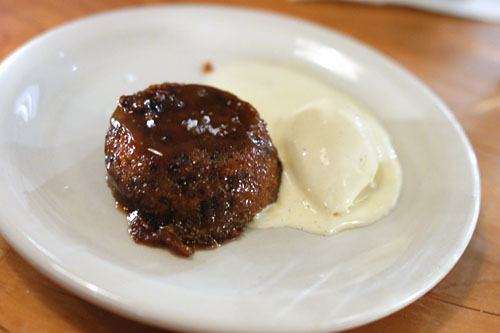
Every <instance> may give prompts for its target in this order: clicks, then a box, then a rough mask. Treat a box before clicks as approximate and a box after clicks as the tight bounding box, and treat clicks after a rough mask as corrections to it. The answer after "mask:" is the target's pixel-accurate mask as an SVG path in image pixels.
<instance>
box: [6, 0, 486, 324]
mask: <svg viewBox="0 0 500 333" xmlns="http://www.w3.org/2000/svg"><path fill="white" fill-rule="evenodd" d="M249 58H252V59H263V60H265V61H268V62H280V63H281V62H287V63H293V64H294V65H295V66H298V67H301V68H304V69H306V70H308V71H311V72H312V73H314V75H318V76H320V77H322V78H324V79H325V80H328V82H331V84H332V85H335V86H337V87H339V88H340V89H342V90H344V91H345V92H347V93H349V94H350V95H352V96H353V97H355V98H356V99H358V100H359V101H361V102H362V103H364V104H365V105H367V106H368V107H369V108H370V109H371V110H372V112H373V113H374V114H375V116H376V117H377V118H378V119H379V120H380V121H381V122H382V124H383V125H384V126H385V128H386V129H387V130H388V132H389V133H390V135H391V137H392V140H393V143H394V146H395V148H396V150H397V152H398V154H399V158H400V160H401V164H402V167H403V173H404V176H403V178H404V179H403V188H402V192H401V196H400V199H399V202H398V204H397V206H396V208H395V209H394V210H393V211H392V212H391V213H390V214H389V215H388V216H387V217H385V218H383V219H382V220H380V221H379V222H377V223H375V224H373V225H371V226H368V227H364V228H359V229H354V230H348V231H345V232H342V233H339V234H337V235H333V236H331V237H322V236H317V235H312V234H308V233H304V232H301V231H297V230H291V229H273V230H254V229H249V230H247V231H246V232H245V233H244V234H243V235H242V237H241V238H239V239H237V240H236V241H233V242H230V243H228V244H226V245H224V246H222V247H221V248H218V249H215V250H213V251H198V252H197V253H196V254H195V255H194V256H193V257H192V258H189V259H184V258H179V257H176V256H173V255H172V254H171V253H170V252H168V251H166V250H164V249H158V248H151V247H147V246H140V245H137V244H135V243H134V242H133V241H132V240H131V239H130V237H129V235H128V233H127V221H126V218H125V216H124V214H123V213H121V212H120V211H118V210H117V209H116V208H115V205H114V200H113V198H112V196H111V194H110V191H109V189H108V187H107V185H106V181H105V168H104V153H103V147H104V135H105V133H106V130H107V127H108V122H109V117H110V115H111V113H112V112H113V110H114V108H115V106H116V102H117V99H118V97H119V96H120V95H121V94H129V93H134V92H136V91H138V90H142V89H143V88H145V87H147V86H148V85H149V84H152V83H160V82H165V81H171V82H202V81H203V76H204V74H203V71H202V67H203V65H204V64H205V63H206V62H207V61H208V62H210V63H211V64H212V65H213V66H214V67H215V70H216V69H217V66H218V65H219V64H223V63H226V62H231V61H237V60H240V59H249ZM0 85H1V86H2V98H1V99H0V110H1V113H0V183H1V184H2V187H1V189H0V228H1V231H2V233H3V235H4V236H5V237H6V238H7V240H8V241H9V243H10V244H11V245H12V246H13V247H14V248H15V249H16V250H17V251H18V252H19V253H20V254H22V255H23V256H24V257H25V258H26V259H28V260H29V261H30V262H31V263H32V264H33V265H34V266H36V267H37V268H39V269H40V270H41V271H43V272H44V273H45V274H47V275H48V276H50V277H51V278H52V279H54V280H55V281H57V282H59V283H60V284H62V285H63V286H65V287H66V288H68V289H69V290H71V291H72V292H74V293H75V294H77V295H79V296H81V297H83V298H85V299H87V300H89V301H90V302H93V303H96V304H98V305H100V306H102V307H104V308H106V309H109V310H111V311H115V312H117V313H120V314H122V315H125V316H128V317H131V318H134V319H137V320H140V321H142V322H147V323H149V324H152V325H156V326H161V327H166V328H171V329H186V330H196V331H217V332H221V331H227V332H237V331H262V332H273V331H276V332H277V331H287V332H299V331H302V332H303V331H307V332H320V331H327V330H342V329H347V328H351V327H355V326H358V325H362V324H365V323H368V322H370V321H373V320H375V319H378V318H381V317H383V316H386V315H388V314H390V313H393V312H395V311H397V310H398V309H401V308H402V307H404V306H405V305H407V304H409V303H411V302H412V301H414V300H416V299H417V298H418V297H420V296H421V295H423V294H424V293H425V292H426V291H428V290H429V289H431V288H432V287H433V286H434V285H436V283H438V282H439V281H440V280H441V279H442V278H443V277H444V276H445V275H446V274H447V273H448V272H449V271H450V269H451V268H452V267H453V265H454V264H455V263H456V262H457V260H458V259H459V257H460V256H461V254H462V253H463V251H464V249H465V247H466V246H467V243H468V242H469V240H470V238H471V235H472V233H473V230H474V227H475V224H476V220H477V217H478V212H479V201H480V183H479V174H478V167H477V162H476V158H475V155H474V152H473V150H472V148H471V145H470V143H469V141H468V140H467V138H466V136H465V134H464V132H463V130H462V128H461V127H460V125H459V124H458V122H457V121H456V119H455V118H454V117H453V115H452V114H451V112H450V111H449V110H448V108H447V107H446V106H445V105H444V104H443V103H442V102H441V101H440V100H439V99H438V98H437V97H436V96H435V95H434V94H433V93H432V92H431V91H430V90H429V89H428V88H426V87H425V85H423V84H422V83H421V82H420V81H418V80H417V79H416V78H415V77H413V76H412V75H411V74H409V73H408V72H407V71H405V70H404V69H402V68H401V67H400V66H398V65H397V64H395V63H394V62H393V61H391V60H389V59H387V58H386V57H384V56H383V55H381V54H379V53H377V52H376V51H374V50H372V49H370V48H368V47H366V46H364V45H362V44H360V43H359V42H356V41H354V40H352V39H351V38H348V37H346V36H344V35H342V34H339V33H337V32H334V31H332V30H329V29H326V28H323V27H320V26H317V25H315V24H312V23H308V22H304V21H301V20H298V19H294V18H290V17H285V16H280V15H276V14H270V13H265V12H260V11H254V10H246V9H245V10H244V9H235V8H227V7H217V6H215V7H212V6H156V7H143V8H134V9H126V10H120V11H115V12H108V13H104V14H99V15H96V16H92V17H89V18H85V19H82V20H78V21H75V22H73V23H69V24H66V25H64V26H62V27H59V28H57V29H54V30H51V31H49V32H48V33H45V34H43V35H41V36H40V37H38V38H36V39H34V40H33V41H31V42H29V43H27V44H26V45H24V46H23V47H21V48H20V49H19V50H17V51H16V52H15V53H14V54H12V55H11V56H10V57H8V58H7V59H6V60H5V61H4V62H3V63H2V65H1V66H0ZM250 102H251V101H250Z"/></svg>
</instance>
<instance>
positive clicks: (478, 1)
mask: <svg viewBox="0 0 500 333" xmlns="http://www.w3.org/2000/svg"><path fill="white" fill-rule="evenodd" d="M295 1H308V0H295ZM334 1H345V2H348V1H350V2H360V3H369V4H375V5H389V4H390V5H398V6H406V7H414V8H419V9H422V10H427V11H433V12H439V13H441V14H447V15H453V16H458V17H464V18H469V19H475V20H480V21H486V22H494V23H500V0H334Z"/></svg>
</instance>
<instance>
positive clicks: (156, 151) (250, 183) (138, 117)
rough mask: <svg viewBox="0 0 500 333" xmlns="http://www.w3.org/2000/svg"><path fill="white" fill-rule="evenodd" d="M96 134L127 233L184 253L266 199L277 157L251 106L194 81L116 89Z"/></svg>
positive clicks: (234, 232) (239, 223) (276, 176)
mask: <svg viewBox="0 0 500 333" xmlns="http://www.w3.org/2000/svg"><path fill="white" fill-rule="evenodd" d="M110 123H111V126H110V128H109V130H108V133H107V135H106V142H105V154H106V157H105V161H106V169H107V171H108V184H109V186H110V188H111V190H112V191H113V194H114V196H115V198H116V199H117V200H118V201H119V202H120V203H121V204H122V206H123V207H124V208H125V209H126V211H127V212H129V224H130V228H129V231H130V233H131V235H132V237H133V238H134V239H135V240H136V241H137V242H143V243H149V244H156V245H158V244H163V245H166V246H167V247H169V248H170V249H171V250H173V251H175V252H177V253H179V254H182V255H186V256H188V255H190V254H191V253H192V252H193V251H194V248H196V247H213V246H215V245H218V244H220V243H222V242H224V241H225V240H228V239H232V238H235V237H237V236H238V235H239V234H240V233H241V232H242V230H243V227H244V226H245V225H246V224H247V223H248V222H250V221H251V220H252V218H253V217H254V215H255V214H257V213H258V212H259V211H261V210H262V209H263V208H264V207H266V206H267V205H268V204H270V203H272V202H274V201H276V198H277V193H278V189H279V184H280V179H281V163H280V161H279V158H278V154H277V151H276V148H275V147H274V146H273V144H272V141H271V139H270V137H269V135H268V133H267V131H266V123H265V122H264V121H263V120H262V119H260V117H259V115H258V113H257V111H256V110H255V109H254V108H253V107H252V106H251V105H250V104H248V103H246V102H243V101H241V100H239V99H238V98H237V97H236V96H234V95H232V94H230V93H228V92H224V91H221V90H218V89H215V88H212V87H208V86H201V85H180V84H169V83H165V84H161V85H153V86H150V87H149V88H147V89H146V90H144V91H141V92H139V93H137V94H135V95H131V96H122V97H121V98H120V101H119V105H118V107H117V108H116V110H115V112H114V113H113V116H112V118H111V121H110Z"/></svg>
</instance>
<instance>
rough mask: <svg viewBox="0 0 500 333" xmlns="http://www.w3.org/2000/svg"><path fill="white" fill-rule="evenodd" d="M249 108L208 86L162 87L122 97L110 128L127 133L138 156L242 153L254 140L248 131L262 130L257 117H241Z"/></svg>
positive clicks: (246, 115) (244, 115)
mask: <svg viewBox="0 0 500 333" xmlns="http://www.w3.org/2000/svg"><path fill="white" fill-rule="evenodd" d="M248 107H251V106H250V105H249V104H248V103H245V102H242V101H240V100H239V99H238V98H237V97H236V96H234V95H232V94H230V93H227V92H225V93H224V94H223V95H221V92H220V90H217V89H215V88H212V87H208V86H201V85H194V84H193V85H172V84H169V85H157V86H151V87H150V88H149V89H147V90H146V91H142V92H139V93H137V94H135V95H131V96H122V97H120V101H119V105H118V107H117V108H116V110H115V112H114V114H113V117H112V118H111V125H112V126H115V127H117V126H123V127H125V128H126V129H127V130H128V132H129V133H130V134H131V137H132V143H133V145H134V147H135V149H139V150H140V151H138V153H143V152H144V151H145V150H147V151H149V152H151V153H153V154H156V155H159V156H165V157H168V156H172V155H176V154H178V153H179V152H184V153H189V152H190V151H192V150H193V149H194V148H198V149H212V150H217V149H218V148H219V147H220V148H224V149H225V148H235V149H237V148H238V146H239V145H242V144H247V142H248V141H251V140H252V137H251V136H249V135H248V131H249V130H250V129H251V127H252V125H258V121H257V120H256V118H255V116H254V115H253V114H252V113H249V112H241V111H242V110H244V109H246V108H248ZM251 108H252V107H251ZM252 109H253V108H252ZM254 141H255V140H254ZM253 143H254V144H259V142H253Z"/></svg>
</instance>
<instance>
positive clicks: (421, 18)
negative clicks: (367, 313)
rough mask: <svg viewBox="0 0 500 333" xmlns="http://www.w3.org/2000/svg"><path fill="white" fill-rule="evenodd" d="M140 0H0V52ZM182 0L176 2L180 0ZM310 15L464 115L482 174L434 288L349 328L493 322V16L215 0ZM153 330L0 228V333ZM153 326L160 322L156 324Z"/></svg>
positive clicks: (499, 300) (481, 327)
mask: <svg viewBox="0 0 500 333" xmlns="http://www.w3.org/2000/svg"><path fill="white" fill-rule="evenodd" d="M152 2H154V1H146V0H142V1H140V0H137V1H134V0H102V1H95V0H80V1H68V0H38V1H31V0H15V1H14V0H0V59H3V58H5V57H6V56H7V55H9V54H10V53H11V52H12V51H14V50H15V49H16V48H17V47H19V46H20V45H22V44H23V43H24V42H26V41H27V40H28V39H30V38H32V37H34V36H36V35H38V34H40V33H41V32H43V31H46V30H47V29H49V28H52V27H54V26H57V25H59V24H61V23H63V22H67V21H70V20H73V19H75V18H79V17H81V16H84V15H88V14H92V13H95V12H98V11H101V10H108V9H112V8H118V7H124V6H128V5H137V4H142V3H152ZM178 2H180V1H176V3H178ZM216 2H218V3H225V4H236V5H250V4H251V6H254V7H257V8H262V9H267V10H271V11H276V12H282V13H286V14H290V15H293V16H297V17H302V18H305V19H308V20H311V21H315V22H317V23H320V24H322V25H324V26H327V27H331V28H334V29H336V30H338V31H341V32H343V33H345V34H347V35H350V36H352V37H355V38H357V39H359V40H361V41H362V42H364V43H366V44H368V45H371V46H373V47H375V48H377V49H379V50H380V51H382V52H383V53H385V54H387V55H388V56H390V57H391V58H393V59H395V60H396V61H398V62H399V63H401V64H402V65H403V66H405V67H406V68H408V69H409V70H410V71H412V72H413V73H415V74H416V76H418V77H419V78H420V79H422V80H423V81H424V82H425V83H426V84H427V85H429V86H430V87H431V88H432V89H433V90H434V91H435V92H436V93H437V94H438V95H439V96H441V98H442V99H443V100H444V101H445V102H446V103H447V104H448V106H449V107H450V108H451V109H452V111H453V112H454V114H455V115H456V116H457V117H458V119H459V120H460V122H461V123H462V125H463V127H464V128H465V131H466V132H467V134H468V136H469V138H470V140H471V141H472V145H473V146H474V149H475V151H476V153H477V157H478V160H479V166H480V170H481V176H482V191H483V193H482V195H483V197H482V204H481V215H480V218H479V222H478V225H477V228H476V231H475V233H474V236H473V237H472V240H471V242H470V244H469V246H468V248H467V250H466V251H465V253H464V255H463V256H462V258H461V259H460V261H459V262H458V264H457V265H456V266H455V267H454V268H453V270H452V271H451V272H450V273H449V274H448V275H447V276H446V277H445V279H444V280H443V281H442V282H441V283H439V284H438V285H437V286H436V287H435V288H434V289H432V290H431V291H430V292H428V293H427V294H426V295H425V296H423V297H422V298H421V299H419V300H418V301H416V302H415V303H413V304H411V305H409V306H407V307H406V308H404V309H403V310H401V311H399V312H397V313H395V314H393V315H391V316H389V317H387V318H384V319H381V320H379V321H377V322H374V323H372V324H370V325H367V326H364V327H361V328H359V329H357V330H356V331H373V332H378V331H397V332H399V331H418V332H428V331H447V330H450V331H452V332H457V331H459V332H472V331H497V332H498V331H500V251H499V250H500V25H494V24H486V23H479V22H474V21H467V20H462V19H457V18H451V17H446V16H441V15H437V14H430V13H425V12H420V11H415V10H411V9H405V8H396V7H369V6H364V5H356V4H346V3H325V2H313V3H307V4H306V3H290V2H286V1H265V0H258V1H243V0H241V1H239V0H228V1H216ZM70 331H71V332H139V331H140V332H154V331H157V330H156V329H154V328H151V327H148V326H143V325H142V324H139V323H136V322H133V321H130V320H128V319H125V318H122V317H119V316H117V315H115V314H112V313H109V312H107V311H104V310H102V309H100V308H98V307H96V306H94V305H92V304H90V303H87V302H86V301H83V300H81V299H79V298H78V297H76V296H73V295H72V294H71V293H69V292H68V291H66V290H64V289H62V288H61V287H59V286H58V285H56V284H54V283H53V282H51V281H50V280H48V279H47V278H45V277H44V276H43V275H42V274H40V273H39V272H38V271H36V270H35V269H34V268H33V267H31V266H30V265H29V264H28V263H27V262H26V261H24V260H23V259H22V258H21V257H20V256H19V255H18V254H17V253H16V252H14V251H13V250H12V249H11V247H10V246H9V245H8V244H7V242H6V241H5V240H4V239H3V238H1V236H0V332H70ZM158 331H159V330H158Z"/></svg>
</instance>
